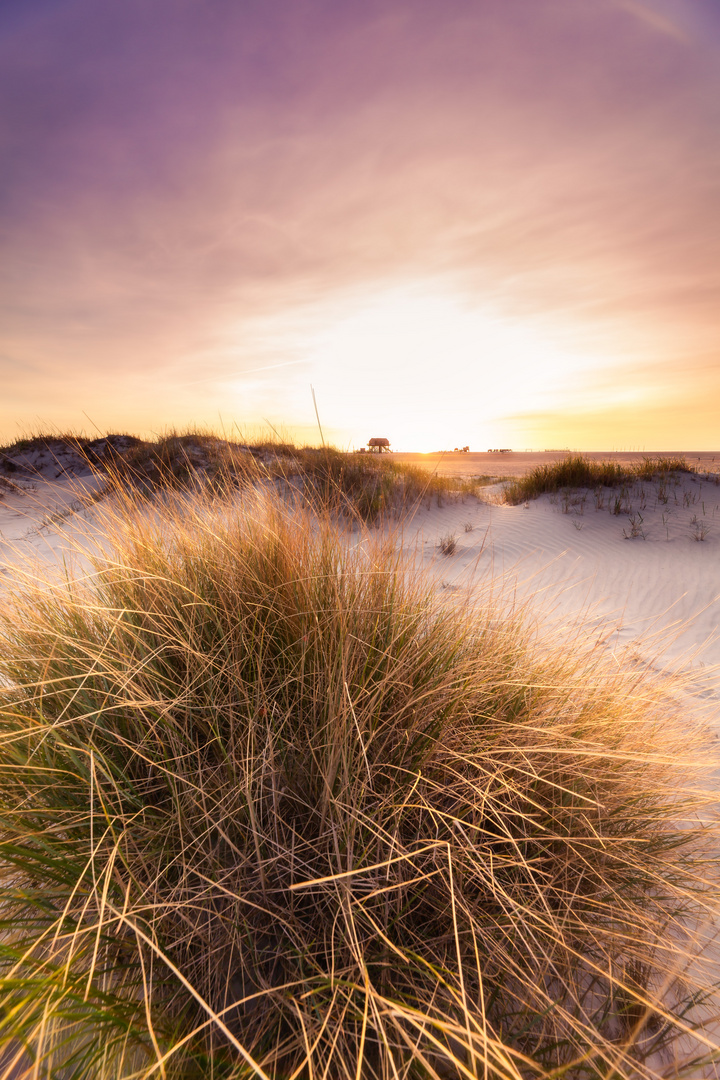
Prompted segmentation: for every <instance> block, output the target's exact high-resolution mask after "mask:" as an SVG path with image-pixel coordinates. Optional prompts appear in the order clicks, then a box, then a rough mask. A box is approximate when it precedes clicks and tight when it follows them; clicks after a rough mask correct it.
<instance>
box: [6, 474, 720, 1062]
mask: <svg viewBox="0 0 720 1080" xmlns="http://www.w3.org/2000/svg"><path fill="white" fill-rule="evenodd" d="M105 513H106V519H105V530H106V533H107V540H106V544H107V546H106V552H110V554H106V555H105V556H104V558H103V559H101V560H97V566H96V573H95V575H94V576H92V577H91V578H88V579H86V580H84V581H80V582H69V581H66V582H61V583H57V582H55V583H54V584H53V583H51V584H49V585H47V586H39V585H36V584H34V583H33V582H32V580H31V579H30V578H28V579H27V582H26V584H25V585H24V586H20V587H18V589H17V590H16V593H15V595H14V596H13V597H12V598H9V599H8V600H7V601H6V602H5V604H4V607H3V610H2V620H1V630H0V637H1V647H0V684H1V686H2V689H0V752H1V754H2V757H1V758H0V763H1V765H2V768H1V769H0V817H1V823H2V827H1V832H0V858H1V859H2V882H3V885H2V935H1V937H0V1007H1V1010H2V1011H1V1014H0V1015H1V1017H2V1019H1V1021H0V1041H1V1047H0V1063H1V1064H2V1066H3V1067H4V1069H5V1073H4V1075H6V1076H8V1077H9V1076H12V1077H18V1076H23V1075H24V1076H27V1077H45V1078H57V1080H60V1078H62V1080H66V1078H70V1077H72V1078H73V1080H75V1078H77V1080H80V1078H86V1077H87V1078H90V1077H92V1078H102V1080H110V1078H112V1080H120V1078H126V1080H129V1078H131V1077H132V1078H137V1080H140V1078H142V1080H149V1078H151V1077H159V1078H162V1077H166V1078H173V1080H174V1078H183V1080H185V1078H187V1080H190V1078H200V1077H202V1078H205V1077H213V1078H218V1080H219V1078H223V1080H230V1078H236V1080H240V1078H248V1077H272V1078H277V1080H280V1078H287V1080H290V1078H307V1080H310V1078H320V1077H323V1078H333V1080H334V1078H336V1077H337V1078H339V1077H348V1078H375V1077H377V1078H387V1080H390V1078H393V1080H396V1078H411V1077H412V1078H421V1077H422V1078H429V1077H453V1078H456V1077H457V1078H460V1077H483V1078H489V1080H501V1078H502V1080H513V1078H514V1080H519V1078H528V1077H542V1078H546V1080H549V1078H550V1077H553V1078H555V1077H567V1078H585V1077H604V1078H610V1077H613V1078H621V1077H628V1078H629V1077H633V1078H634V1077H650V1076H660V1075H673V1076H674V1075H681V1072H680V1071H679V1070H680V1065H681V1064H684V1065H686V1066H687V1068H688V1070H689V1072H687V1075H692V1076H698V1075H700V1069H701V1065H700V1060H701V1059H702V1058H703V1057H704V1056H708V1057H709V1056H711V1055H712V1045H713V1044H712V1037H711V1036H712V1032H711V1031H710V1029H709V1028H708V1029H706V1027H704V1026H703V1025H704V1024H705V1016H706V1015H708V1016H711V1015H712V1014H713V1011H714V1008H715V1004H716V1002H715V998H714V997H713V994H712V991H711V990H708V987H710V986H711V983H712V980H713V978H714V977H715V976H714V974H713V972H712V969H709V970H705V968H704V966H703V964H704V957H703V955H701V954H700V955H697V954H698V948H699V947H698V946H697V944H696V942H697V941H698V940H699V938H700V935H701V930H700V928H701V927H702V926H703V925H704V924H708V923H709V924H711V923H712V920H713V919H714V918H715V917H716V915H717V889H716V874H715V869H714V863H713V862H712V859H711V857H710V855H709V854H708V852H709V851H712V850H713V846H712V845H713V844H714V842H715V832H714V831H713V828H712V827H711V825H710V824H709V823H708V822H709V815H710V807H709V805H708V800H706V799H704V798H703V797H702V796H701V795H698V794H697V792H696V785H697V776H698V774H697V770H696V769H695V766H694V765H693V764H692V762H691V761H690V760H689V759H688V755H687V752H686V748H687V745H688V743H689V741H691V739H692V734H691V733H689V732H688V729H687V727H682V726H681V725H680V722H679V720H678V718H677V717H675V718H673V717H672V716H671V715H670V714H669V711H668V710H669V709H670V706H669V705H668V704H667V702H666V699H665V698H664V697H663V696H662V694H661V693H660V692H659V691H657V690H656V689H655V688H654V687H653V685H652V684H651V683H649V682H648V681H647V680H646V679H644V678H643V677H642V675H640V674H638V673H637V672H634V673H633V672H625V673H622V672H618V671H617V669H615V670H612V671H611V670H609V669H608V668H606V667H605V666H604V665H603V664H602V663H601V662H600V661H599V660H597V659H595V660H593V659H592V658H590V657H588V656H586V655H583V654H580V653H578V654H577V655H572V654H571V653H569V652H568V650H561V649H560V648H559V647H557V646H555V645H553V644H552V643H551V644H549V645H548V644H547V643H544V644H543V643H534V642H533V640H532V638H531V637H530V636H529V634H528V633H527V631H525V630H523V628H522V626H521V624H520V623H519V622H518V620H517V619H516V618H511V617H510V616H509V615H508V614H507V612H505V611H504V610H503V608H502V606H501V605H500V604H499V603H498V602H497V601H494V602H493V601H491V600H488V602H487V603H485V604H481V605H480V606H479V607H478V608H477V609H476V610H473V611H468V610H467V609H464V610H461V609H459V608H455V607H450V606H448V605H447V604H444V605H440V604H439V602H438V601H437V600H435V599H433V596H434V594H433V593H432V592H431V591H430V589H429V586H428V585H427V584H424V583H423V581H422V580H421V579H419V578H418V577H417V576H415V575H414V574H413V572H412V571H411V570H410V569H408V568H407V567H405V566H403V564H402V563H400V561H399V556H398V555H397V553H396V549H395V548H393V547H391V546H387V545H386V546H382V545H381V544H379V542H377V541H374V542H373V541H372V540H371V538H370V537H369V536H365V537H364V539H363V540H362V542H360V543H358V542H357V539H358V538H357V533H355V541H354V546H351V541H350V540H346V539H345V538H344V537H343V536H342V535H341V534H340V533H339V531H338V530H337V528H335V527H333V526H332V525H331V524H329V522H328V520H327V519H324V518H318V517H315V518H310V517H308V516H306V515H304V514H303V513H301V512H299V511H295V512H293V511H290V510H288V509H287V508H286V507H284V506H283V505H282V504H281V503H280V502H278V501H273V500H272V499H271V498H270V497H269V496H268V495H267V494H265V495H258V496H255V497H251V496H250V495H247V496H246V497H245V499H244V500H243V501H242V502H241V503H240V504H239V505H230V504H218V503H217V502H216V503H214V504H211V503H210V502H208V501H203V499H202V498H201V497H200V496H196V497H194V498H189V497H188V496H187V495H186V496H184V497H182V498H180V497H176V496H170V495H169V496H167V497H166V498H164V499H163V500H161V501H156V502H155V503H154V504H153V505H152V506H149V505H148V504H144V503H143V502H142V500H137V499H136V500H135V501H134V502H133V501H132V500H130V498H129V497H126V498H125V500H124V502H122V503H118V504H116V505H115V508H114V509H113V505H112V504H106V506H105ZM706 998H707V1000H705V999H706ZM691 1035H692V1038H691V1037H690V1036H691ZM688 1059H690V1060H689V1063H688ZM693 1070H695V1071H694V1072H693Z"/></svg>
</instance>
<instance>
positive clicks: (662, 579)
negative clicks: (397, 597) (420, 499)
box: [404, 476, 720, 674]
mask: <svg viewBox="0 0 720 1080" xmlns="http://www.w3.org/2000/svg"><path fill="white" fill-rule="evenodd" d="M497 490H498V489H497V488H490V489H487V497H488V499H489V500H492V498H493V495H494V494H495V493H496V492H497ZM643 491H644V496H643V494H642V492H643ZM658 494H660V499H659V498H658ZM618 495H619V492H618V491H610V490H606V491H605V505H604V508H602V509H596V505H595V499H594V495H593V493H592V492H579V493H578V496H577V498H578V500H583V497H584V501H577V502H575V504H574V505H573V504H572V502H570V503H567V502H566V501H565V500H564V499H563V497H562V496H549V495H543V496H541V497H540V498H538V499H536V500H531V501H530V502H529V503H527V504H525V505H523V504H521V505H519V506H506V505H498V504H493V503H492V502H491V501H489V502H487V503H486V502H478V501H476V500H474V499H467V500H466V501H465V502H457V503H454V504H447V505H445V506H443V507H432V508H431V509H426V508H423V509H422V510H420V511H418V513H417V514H416V515H415V517H414V520H413V521H412V522H411V523H409V524H408V525H406V527H405V531H404V542H405V545H406V547H407V548H409V549H418V548H422V550H423V560H424V561H425V562H427V563H428V564H429V565H430V566H431V567H432V572H433V573H434V574H435V575H436V576H437V577H438V578H439V580H440V583H441V584H442V583H445V586H446V587H449V588H452V589H464V588H467V587H468V586H470V585H472V584H473V583H478V582H485V581H487V579H488V576H489V575H495V576H497V575H502V576H503V577H504V581H505V586H506V588H507V589H512V590H516V593H517V596H518V598H519V599H521V600H527V599H528V598H532V603H533V607H534V608H535V610H537V611H538V613H539V614H540V615H541V616H542V618H543V619H547V620H549V621H551V622H552V621H554V622H555V623H556V624H558V625H559V626H561V627H564V628H569V627H578V629H580V627H582V630H581V632H582V633H583V634H590V635H592V636H594V637H595V638H596V639H597V640H598V641H603V642H605V643H607V645H608V646H609V647H613V648H617V647H625V646H629V645H632V647H633V649H634V650H636V651H637V652H638V653H639V654H640V655H642V656H643V657H645V658H652V659H653V660H654V661H655V662H656V663H658V664H661V665H663V666H669V667H672V668H677V667H678V666H688V667H691V668H692V669H693V670H694V671H695V672H696V673H699V672H701V671H703V670H705V671H706V672H707V673H708V674H710V672H709V669H710V668H712V667H713V666H715V665H719V664H720V637H719V636H718V626H719V623H720V557H719V556H720V487H719V486H717V485H716V484H715V483H714V482H707V481H702V480H700V479H698V478H695V477H690V476H686V477H685V478H684V479H682V480H681V481H680V483H679V484H678V485H675V484H674V483H673V482H671V483H670V484H669V485H667V487H666V489H665V491H664V492H663V490H662V488H659V485H658V484H657V483H653V484H648V483H645V484H642V485H637V486H636V488H635V489H633V491H631V492H630V498H629V500H628V503H627V505H626V506H625V508H624V509H625V512H623V513H621V514H619V515H616V514H614V513H611V509H612V508H613V507H614V503H615V499H616V498H617V497H618ZM663 498H667V502H664V501H662V499H663ZM468 527H471V531H466V528H468ZM633 534H635V535H633ZM445 536H454V537H455V538H456V540H457V546H456V549H455V553H454V554H453V555H450V556H445V555H443V554H442V553H441V552H440V550H439V548H438V546H437V545H438V543H439V541H440V539H441V538H442V537H445ZM700 536H704V539H702V540H700V539H695V537H700Z"/></svg>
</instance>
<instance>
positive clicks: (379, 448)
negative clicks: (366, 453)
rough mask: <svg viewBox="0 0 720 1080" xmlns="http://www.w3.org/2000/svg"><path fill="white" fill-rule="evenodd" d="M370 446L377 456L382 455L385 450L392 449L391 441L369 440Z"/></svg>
mask: <svg viewBox="0 0 720 1080" xmlns="http://www.w3.org/2000/svg"><path fill="white" fill-rule="evenodd" d="M368 446H369V447H370V449H371V450H372V451H373V452H374V453H376V454H382V452H383V450H389V449H390V440H389V439H369V440H368Z"/></svg>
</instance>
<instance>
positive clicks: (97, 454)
mask: <svg viewBox="0 0 720 1080" xmlns="http://www.w3.org/2000/svg"><path fill="white" fill-rule="evenodd" d="M63 449H70V450H72V451H73V452H74V453H76V454H78V455H79V457H80V458H82V459H84V460H85V461H86V462H87V464H88V466H89V467H90V468H92V469H93V470H94V471H96V472H98V473H99V474H100V475H101V476H103V477H105V478H106V479H108V481H109V484H110V487H111V488H112V489H114V490H115V491H117V492H121V491H122V490H123V489H126V488H128V487H132V488H134V489H136V490H139V491H141V492H143V493H145V494H151V493H153V492H157V491H164V490H171V489H175V490H181V489H188V488H190V489H198V488H209V489H211V490H213V491H214V492H215V493H217V494H227V493H229V492H231V491H233V490H236V489H238V488H241V487H245V486H247V485H255V486H257V485H262V484H267V483H270V484H271V485H274V486H278V487H279V488H280V489H281V490H282V491H283V493H284V495H285V496H286V497H290V496H294V497H296V498H299V499H300V500H301V501H302V502H304V503H305V504H307V505H309V506H312V507H314V508H315V509H325V510H332V511H333V512H336V513H341V514H344V515H346V516H349V517H352V518H356V519H360V520H362V521H373V520H376V519H377V518H379V517H381V516H383V515H389V514H393V515H396V516H397V515H402V514H406V513H408V512H409V511H411V510H412V509H414V508H417V507H419V506H421V505H423V504H424V503H426V504H431V503H432V502H435V503H437V504H442V501H443V500H444V499H456V498H464V497H466V496H469V495H476V494H477V493H478V491H479V490H480V488H481V487H482V486H483V485H484V484H485V483H486V482H487V478H483V477H478V478H472V479H456V478H451V477H447V476H441V475H439V474H437V473H432V472H429V471H428V470H426V469H423V468H420V467H419V466H415V465H412V464H407V463H403V462H397V461H395V460H394V459H393V458H392V455H383V454H369V453H368V454H359V453H348V452H346V451H342V450H338V449H337V448H335V447H333V446H328V445H326V446H323V447H311V446H304V447H300V446H296V445H294V444H293V443H291V442H288V441H286V440H282V439H280V438H271V439H268V438H258V439H256V440H254V441H253V442H252V443H243V442H238V441H233V440H230V439H227V438H226V437H225V435H224V434H219V433H217V432H214V431H211V430H209V429H208V430H203V429H199V428H188V429H186V430H181V431H179V430H170V431H168V432H165V433H163V434H161V435H158V436H157V437H156V438H155V439H152V440H145V439H138V438H136V437H134V436H127V435H111V436H100V437H99V438H98V437H95V438H92V439H91V438H88V437H87V436H86V435H83V434H61V435H54V434H47V433H45V434H43V433H39V432H38V433H35V434H33V435H32V436H28V437H27V438H23V439H21V440H18V441H16V442H15V443H13V444H10V445H7V446H4V447H0V469H2V467H3V465H4V466H5V468H6V469H7V470H8V471H9V474H10V475H14V473H15V471H16V466H15V465H14V464H13V460H14V459H15V458H17V457H18V455H23V454H25V455H27V453H28V452H30V451H37V450H48V451H49V452H50V453H51V454H52V453H55V454H58V453H60V452H61V451H62V450H63Z"/></svg>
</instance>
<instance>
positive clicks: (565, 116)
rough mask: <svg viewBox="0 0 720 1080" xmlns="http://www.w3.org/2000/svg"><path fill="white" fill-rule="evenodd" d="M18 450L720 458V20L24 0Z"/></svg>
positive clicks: (19, 77) (540, 6) (7, 294)
mask: <svg viewBox="0 0 720 1080" xmlns="http://www.w3.org/2000/svg"><path fill="white" fill-rule="evenodd" d="M0 31H1V33H0V116H1V117H2V122H1V123H0V133H1V134H0V138H1V139H2V146H3V162H4V166H3V174H4V175H3V178H2V180H1V181H0V237H2V241H1V243H2V249H3V257H2V260H0V441H2V442H8V441H11V440H12V439H14V438H16V437H17V436H18V435H20V434H23V433H26V432H28V431H31V430H36V429H39V428H43V429H45V430H47V429H55V430H60V431H63V430H68V429H72V430H84V431H86V432H91V431H94V430H95V428H99V429H100V430H102V431H105V430H122V431H131V432H135V433H138V434H150V433H153V432H155V433H157V432H162V431H164V430H167V429H169V428H171V427H180V428H182V427H185V426H188V425H194V426H195V425H197V426H201V427H202V426H209V427H211V428H214V429H218V428H220V427H222V428H223V429H224V430H225V431H226V432H227V433H228V434H229V435H230V434H232V435H233V436H237V435H238V433H241V434H242V436H243V437H247V438H250V437H252V435H253V434H254V433H257V432H259V431H261V430H263V429H265V430H267V429H268V427H271V428H274V429H275V430H277V431H278V432H280V433H281V434H282V435H283V436H284V437H289V438H293V439H295V440H297V441H299V442H300V443H317V442H318V441H319V433H318V428H317V422H316V418H315V411H314V406H313V398H312V393H311V387H312V388H314V391H315V397H316V401H317V407H318V411H319V414H320V419H321V422H322V425H323V430H324V434H325V438H326V439H328V440H330V441H332V442H334V443H335V444H336V445H338V446H340V447H352V446H361V445H363V444H364V443H365V442H367V440H368V438H370V436H373V435H380V436H387V437H388V438H390V440H391V442H392V444H393V446H394V447H396V448H397V449H401V450H417V451H425V450H436V449H444V448H452V447H453V446H462V445H470V447H471V449H475V450H485V449H487V448H488V447H490V446H504V447H505V446H507V447H513V448H515V449H525V448H536V449H542V448H543V447H572V448H575V449H581V450H582V449H585V450H612V449H629V448H633V449H644V450H647V451H655V450H682V449H688V450H690V449H697V450H712V449H720V432H719V431H718V412H719V409H720V7H719V6H718V5H716V4H714V3H708V2H707V0H592V2H590V0H588V2H585V0H538V2H537V3H536V2H533V3H529V2H527V0H443V3H442V4H441V3H439V2H437V0H412V2H411V0H402V2H400V0H382V2H380V0H362V2H361V0H345V2H343V3H342V4H339V3H337V2H335V3H333V2H331V0H244V2H243V3H240V4H238V3H231V2H230V0H180V2H178V0H172V2H171V0H156V2H154V3H153V4H148V3H146V2H141V0H107V2H105V3H103V4H97V3H94V2H93V0H35V2H33V3H32V4H28V3H27V2H26V0H7V2H6V3H5V4H4V5H3V6H2V9H1V10H0Z"/></svg>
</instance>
